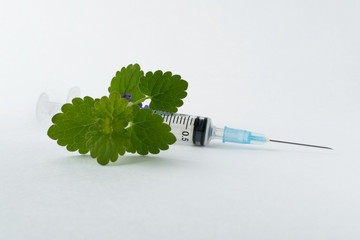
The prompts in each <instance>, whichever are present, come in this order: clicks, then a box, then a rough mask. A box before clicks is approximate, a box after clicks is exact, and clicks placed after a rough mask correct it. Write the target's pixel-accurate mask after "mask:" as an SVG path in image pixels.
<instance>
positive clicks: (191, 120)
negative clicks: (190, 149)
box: [154, 110, 211, 146]
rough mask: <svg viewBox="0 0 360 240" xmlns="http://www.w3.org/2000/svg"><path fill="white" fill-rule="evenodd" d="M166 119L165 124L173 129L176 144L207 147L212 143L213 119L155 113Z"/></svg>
mask: <svg viewBox="0 0 360 240" xmlns="http://www.w3.org/2000/svg"><path fill="white" fill-rule="evenodd" d="M154 112H155V113H157V114H159V115H160V116H162V117H163V118H164V123H166V124H168V125H169V126H170V127H171V132H172V133H173V134H174V135H175V137H176V143H182V144H188V145H198V146H204V145H207V144H208V143H209V141H210V135H211V131H210V126H211V119H210V118H207V117H200V116H192V115H187V114H179V113H169V112H162V111H157V110H155V111H154Z"/></svg>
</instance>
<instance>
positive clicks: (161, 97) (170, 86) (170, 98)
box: [139, 70, 188, 112]
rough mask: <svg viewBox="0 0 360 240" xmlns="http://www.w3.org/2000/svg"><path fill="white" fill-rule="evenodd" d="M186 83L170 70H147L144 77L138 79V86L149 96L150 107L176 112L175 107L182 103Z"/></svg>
mask: <svg viewBox="0 0 360 240" xmlns="http://www.w3.org/2000/svg"><path fill="white" fill-rule="evenodd" d="M187 87H188V83H187V82H186V81H185V80H183V79H181V77H180V76H179V75H172V73H171V72H165V73H163V72H162V71H160V70H159V71H156V72H155V73H152V72H147V73H146V75H145V77H143V78H141V79H140V83H139V88H140V90H141V91H142V92H143V93H144V94H145V95H147V96H149V98H151V102H150V105H149V107H150V108H151V109H156V110H161V111H166V112H177V110H178V109H177V108H178V107H181V106H182V105H183V104H184V103H183V101H182V100H181V99H183V98H185V97H186V95H187V93H186V89H187Z"/></svg>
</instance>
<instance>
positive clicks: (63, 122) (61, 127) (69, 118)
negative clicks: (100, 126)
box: [47, 97, 97, 154]
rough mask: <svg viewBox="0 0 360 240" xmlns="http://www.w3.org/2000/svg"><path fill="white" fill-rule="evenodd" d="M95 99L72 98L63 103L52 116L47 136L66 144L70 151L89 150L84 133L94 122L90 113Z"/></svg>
mask: <svg viewBox="0 0 360 240" xmlns="http://www.w3.org/2000/svg"><path fill="white" fill-rule="evenodd" d="M96 101H97V100H94V99H92V98H91V97H85V98H84V99H81V98H74V99H73V100H72V103H66V104H64V105H63V106H62V108H61V111H62V113H58V114H56V115H55V116H54V117H53V118H52V122H53V123H54V124H53V125H52V126H51V127H50V128H49V130H48V133H47V134H48V136H49V137H50V138H52V139H54V140H57V143H58V144H59V145H60V146H66V149H67V150H69V151H71V152H73V151H76V150H79V153H81V154H85V153H87V152H89V148H88V147H87V146H86V139H85V135H86V133H87V132H88V130H89V128H90V127H91V126H93V125H94V124H95V122H96V118H95V116H94V115H93V114H92V108H93V106H94V104H95V102H96Z"/></svg>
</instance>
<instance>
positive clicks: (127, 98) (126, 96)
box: [121, 93, 132, 101]
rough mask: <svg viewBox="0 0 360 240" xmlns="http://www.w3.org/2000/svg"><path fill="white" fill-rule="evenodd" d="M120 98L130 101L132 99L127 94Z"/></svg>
mask: <svg viewBox="0 0 360 240" xmlns="http://www.w3.org/2000/svg"><path fill="white" fill-rule="evenodd" d="M121 98H125V99H126V100H128V101H130V99H131V98H132V95H131V94H129V93H124V94H123V95H122V96H121Z"/></svg>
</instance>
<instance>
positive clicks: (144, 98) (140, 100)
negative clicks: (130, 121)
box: [134, 96, 151, 104]
mask: <svg viewBox="0 0 360 240" xmlns="http://www.w3.org/2000/svg"><path fill="white" fill-rule="evenodd" d="M150 98H151V97H149V96H148V97H143V98H141V99H139V100H137V101H136V102H134V104H138V103H142V102H143V101H145V100H146V99H150Z"/></svg>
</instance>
